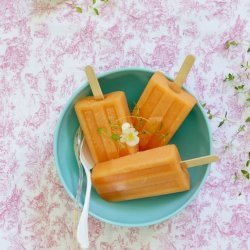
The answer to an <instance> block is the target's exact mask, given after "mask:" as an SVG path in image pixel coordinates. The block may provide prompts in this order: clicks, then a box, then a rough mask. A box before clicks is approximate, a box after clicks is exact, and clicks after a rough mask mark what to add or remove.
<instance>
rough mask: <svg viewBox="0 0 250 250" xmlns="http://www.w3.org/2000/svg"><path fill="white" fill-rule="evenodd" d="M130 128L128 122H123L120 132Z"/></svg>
mask: <svg viewBox="0 0 250 250" xmlns="http://www.w3.org/2000/svg"><path fill="white" fill-rule="evenodd" d="M130 127H131V126H130V124H129V123H128V122H125V123H123V124H122V132H124V131H126V130H127V129H129V128H130Z"/></svg>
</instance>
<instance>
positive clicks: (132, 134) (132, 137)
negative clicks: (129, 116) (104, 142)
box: [120, 122, 139, 147]
mask: <svg viewBox="0 0 250 250" xmlns="http://www.w3.org/2000/svg"><path fill="white" fill-rule="evenodd" d="M120 142H122V143H126V144H127V145H128V146H130V147H133V146H135V145H137V144H138V143H139V137H138V131H136V129H135V128H133V127H131V125H130V124H129V123H128V122H125V123H123V124H122V134H121V135H120Z"/></svg>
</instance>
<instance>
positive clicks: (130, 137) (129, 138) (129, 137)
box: [128, 133, 134, 141]
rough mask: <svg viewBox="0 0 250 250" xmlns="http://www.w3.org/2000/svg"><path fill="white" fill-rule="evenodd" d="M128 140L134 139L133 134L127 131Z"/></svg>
mask: <svg viewBox="0 0 250 250" xmlns="http://www.w3.org/2000/svg"><path fill="white" fill-rule="evenodd" d="M128 140H129V141H133V140H134V134H133V133H129V134H128Z"/></svg>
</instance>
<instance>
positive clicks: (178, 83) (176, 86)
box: [171, 55, 195, 92]
mask: <svg viewBox="0 0 250 250" xmlns="http://www.w3.org/2000/svg"><path fill="white" fill-rule="evenodd" d="M194 61H195V57H194V56H193V55H188V56H187V57H186V58H185V60H184V62H183V64H182V66H181V68H180V70H179V72H178V74H177V76H176V78H175V80H174V83H173V84H172V85H171V88H172V89H173V90H174V91H175V92H180V90H181V87H182V85H183V84H184V82H185V81H186V79H187V76H188V74H189V72H190V70H191V68H192V66H193V64H194Z"/></svg>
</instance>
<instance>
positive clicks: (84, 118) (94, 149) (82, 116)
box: [75, 66, 138, 163]
mask: <svg viewBox="0 0 250 250" xmlns="http://www.w3.org/2000/svg"><path fill="white" fill-rule="evenodd" d="M85 72H86V74H87V77H88V80H89V83H90V86H91V89H92V92H93V95H94V96H93V97H86V98H82V99H80V100H79V101H78V102H77V103H76V104H75V111H76V114H77V118H78V120H79V123H80V126H81V128H82V130H83V133H84V136H85V138H86V141H87V144H88V147H89V150H90V152H91V155H92V157H93V160H94V162H95V163H98V162H103V161H108V160H111V159H115V158H118V157H121V156H124V155H127V154H131V153H135V152H137V151H138V146H134V147H129V146H127V145H126V144H121V143H119V140H118V138H119V133H120V130H121V129H120V128H121V125H122V124H123V123H125V122H128V123H130V124H132V121H131V118H130V112H129V108H128V104H127V100H126V97H125V94H124V92H122V91H116V92H112V93H109V94H107V95H103V94H102V91H101V89H100V86H99V83H98V80H97V78H96V76H95V74H94V71H93V69H92V68H91V67H90V66H88V67H86V69H85ZM112 136H113V137H112Z"/></svg>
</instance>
